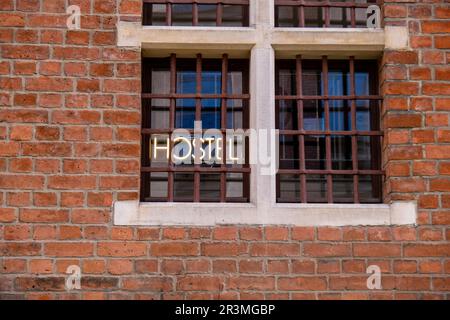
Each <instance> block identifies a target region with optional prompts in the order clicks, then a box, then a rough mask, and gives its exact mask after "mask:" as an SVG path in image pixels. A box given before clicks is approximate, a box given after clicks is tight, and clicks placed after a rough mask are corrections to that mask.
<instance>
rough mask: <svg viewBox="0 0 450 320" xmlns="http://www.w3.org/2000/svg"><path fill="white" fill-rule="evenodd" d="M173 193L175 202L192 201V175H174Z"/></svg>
mask: <svg viewBox="0 0 450 320" xmlns="http://www.w3.org/2000/svg"><path fill="white" fill-rule="evenodd" d="M173 192H174V201H175V202H192V201H194V174H193V173H175V174H174V181H173Z"/></svg>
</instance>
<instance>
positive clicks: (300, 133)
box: [279, 130, 384, 136]
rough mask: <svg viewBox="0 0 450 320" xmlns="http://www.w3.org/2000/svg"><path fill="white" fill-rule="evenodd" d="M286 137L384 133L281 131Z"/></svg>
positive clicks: (379, 134)
mask: <svg viewBox="0 0 450 320" xmlns="http://www.w3.org/2000/svg"><path fill="white" fill-rule="evenodd" d="M279 133H280V135H286V136H383V135H384V132H383V131H357V130H349V131H331V130H330V131H320V130H279Z"/></svg>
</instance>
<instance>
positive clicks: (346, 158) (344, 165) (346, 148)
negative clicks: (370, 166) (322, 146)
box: [331, 136, 353, 170]
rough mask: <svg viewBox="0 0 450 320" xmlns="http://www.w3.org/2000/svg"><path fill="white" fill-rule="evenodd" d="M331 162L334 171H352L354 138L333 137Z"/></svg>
mask: <svg viewBox="0 0 450 320" xmlns="http://www.w3.org/2000/svg"><path fill="white" fill-rule="evenodd" d="M331 162H332V168H333V170H351V169H352V167H353V166H352V138H351V137H350V136H332V137H331Z"/></svg>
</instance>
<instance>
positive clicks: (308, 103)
mask: <svg viewBox="0 0 450 320" xmlns="http://www.w3.org/2000/svg"><path fill="white" fill-rule="evenodd" d="M303 128H304V129H305V130H307V131H317V130H325V113H324V109H323V101H321V100H303Z"/></svg>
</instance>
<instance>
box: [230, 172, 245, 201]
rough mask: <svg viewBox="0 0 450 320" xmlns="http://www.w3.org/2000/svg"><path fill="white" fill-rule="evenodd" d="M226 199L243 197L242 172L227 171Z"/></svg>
mask: <svg viewBox="0 0 450 320" xmlns="http://www.w3.org/2000/svg"><path fill="white" fill-rule="evenodd" d="M226 179H227V199H232V198H243V197H244V174H242V173H227V177H226Z"/></svg>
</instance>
